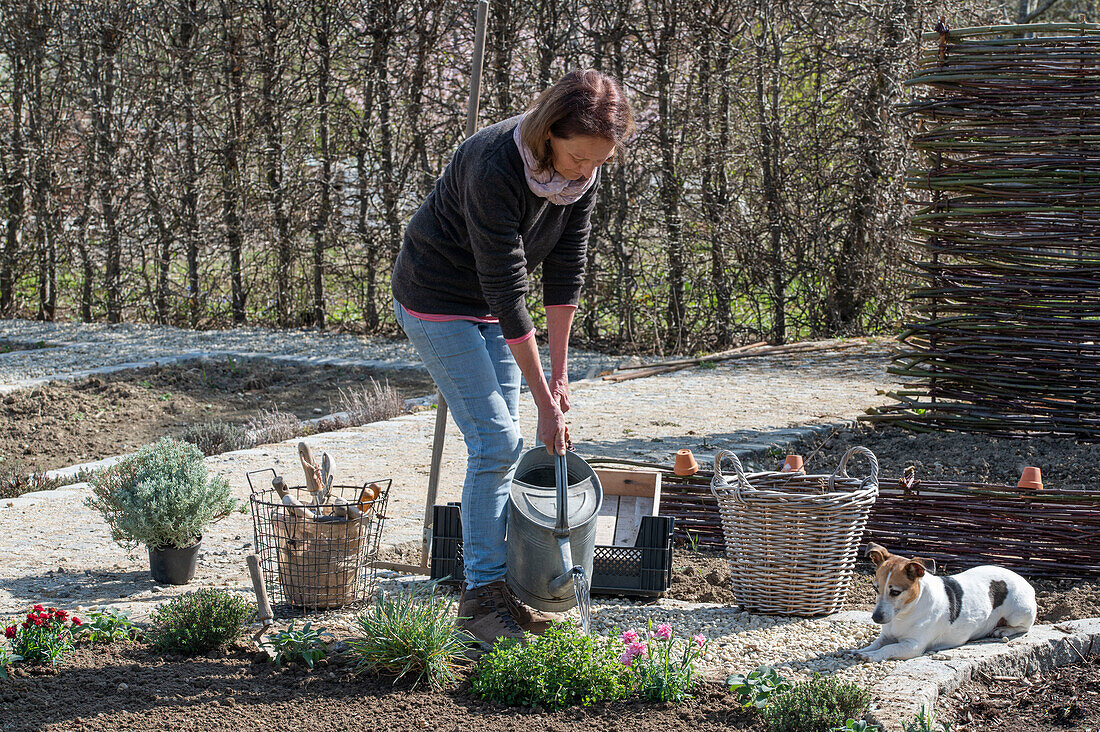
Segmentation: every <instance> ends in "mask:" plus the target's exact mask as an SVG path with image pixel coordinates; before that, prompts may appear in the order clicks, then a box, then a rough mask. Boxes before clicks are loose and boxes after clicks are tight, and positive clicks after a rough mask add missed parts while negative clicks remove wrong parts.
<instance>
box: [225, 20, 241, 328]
mask: <svg viewBox="0 0 1100 732" xmlns="http://www.w3.org/2000/svg"><path fill="white" fill-rule="evenodd" d="M239 13H240V6H239V5H238V4H237V2H236V0H226V1H225V2H223V3H222V29H223V34H224V42H225V66H224V76H225V88H226V94H227V96H228V98H227V103H226V129H225V144H224V145H223V147H222V221H223V222H224V224H225V243H226V248H227V249H228V250H229V280H230V288H231V296H230V297H231V304H230V307H231V309H232V311H233V323H234V324H235V325H241V324H243V323H244V322H245V291H244V276H243V272H242V268H241V245H242V242H241V216H240V208H241V162H240V151H241V136H242V135H243V134H244V75H243V71H242V66H243V64H244V54H243V50H242V34H243V30H242V28H241V20H240V17H239Z"/></svg>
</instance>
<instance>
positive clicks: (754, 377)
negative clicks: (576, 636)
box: [0, 321, 889, 682]
mask: <svg viewBox="0 0 1100 732" xmlns="http://www.w3.org/2000/svg"><path fill="white" fill-rule="evenodd" d="M3 338H6V339H9V340H26V341H33V340H36V339H37V340H43V339H44V340H48V341H54V342H65V343H70V344H73V345H70V346H66V347H65V349H64V350H65V351H66V352H67V354H68V355H66V356H65V359H68V361H65V362H63V361H62V360H61V359H59V358H58V357H59V355H60V354H59V353H58V351H59V350H60V349H43V350H40V351H21V352H14V353H10V354H6V355H4V356H0V383H2V382H3V381H4V380H5V379H8V380H10V381H18V380H21V379H25V378H34V377H35V376H42V375H46V374H60V373H65V372H66V370H68V371H69V372H71V371H74V370H79V369H80V368H81V367H86V366H88V365H91V364H98V365H104V364H106V363H119V362H125V361H134V360H141V359H144V358H158V357H163V356H165V355H170V354H172V353H174V352H178V351H179V350H182V349H186V350H223V349H227V350H232V349H238V348H239V349H241V351H240V352H251V353H259V352H262V353H267V354H284V355H286V354H291V355H293V354H306V355H309V356H311V357H317V355H318V354H324V355H325V356H324V357H330V358H353V357H354V358H356V359H363V357H364V356H367V357H369V359H371V360H379V361H386V362H389V363H392V364H394V365H395V366H396V365H398V364H400V363H402V362H406V361H408V360H409V359H411V358H415V357H414V355H413V354H411V353H410V351H409V348H408V346H407V345H406V344H403V343H396V342H389V341H378V340H375V339H365V338H357V337H354V336H327V335H326V336H321V335H319V334H317V333H311V332H308V331H303V332H297V333H290V334H287V333H272V332H271V331H263V330H252V329H237V330H232V331H220V332H215V333H190V332H186V331H180V330H176V329H162V328H151V327H147V326H132V325H127V326H114V327H107V326H91V327H88V326H74V325H69V324H62V325H47V324H41V323H33V322H27V321H2V322H0V339H3ZM51 352H52V353H51ZM70 355H71V356H72V358H70ZM17 356H18V357H19V358H15V357H17ZM82 359H83V360H82ZM887 360H888V353H887V350H886V347H885V345H884V344H881V343H879V344H876V343H871V344H868V345H867V346H865V347H862V348H851V349H845V350H843V351H840V352H822V353H813V354H804V355H790V354H788V355H783V356H773V357H768V358H760V359H752V360H745V361H733V362H728V363H724V364H721V365H719V366H717V367H715V368H707V369H691V370H687V371H682V372H678V373H674V374H666V375H661V376H655V377H650V378H644V379H638V380H635V381H628V382H623V383H619V384H612V383H608V382H603V381H600V380H594V379H588V380H578V382H577V383H575V384H574V394H573V409H572V411H571V412H570V413H569V424H570V432H571V433H572V435H573V438H574V441H575V442H576V445H577V449H578V451H579V452H580V453H581V454H582V455H584V456H586V457H595V456H601V457H617V458H633V459H643V460H656V461H662V462H664V461H670V460H671V457H672V455H673V454H674V452H675V450H676V449H678V448H681V447H689V448H691V449H692V450H693V451H695V453H696V455H697V456H698V457H699V459H700V461H703V460H706V459H707V458H708V457H710V456H712V455H713V454H714V452H715V451H716V450H718V449H722V448H725V447H730V446H733V445H735V444H743V443H745V442H746V441H752V440H754V439H758V436H760V435H761V434H764V433H772V434H782V431H783V430H788V429H790V428H792V427H797V426H801V425H812V424H821V423H835V422H838V421H844V420H851V419H853V418H854V417H856V416H858V415H859V414H860V413H862V412H863V411H864V410H865V409H866V408H868V407H871V406H876V405H881V404H884V403H886V402H887V401H888V400H887V398H886V397H884V396H882V395H881V394H880V393H878V391H879V390H882V389H885V388H886V387H887V385H888V383H889V382H888V380H887V377H886V375H885V372H884V366H885V364H886V362H887ZM618 361H621V359H616V358H613V357H608V356H604V355H600V354H577V355H576V356H575V357H574V359H573V367H574V368H573V370H574V372H575V373H580V374H581V375H583V374H584V373H591V372H592V371H593V370H595V369H599V368H607V367H610V366H612V365H614V364H615V363H617V362H618ZM529 401H530V400H529V399H527V400H524V401H523V402H522V408H521V420H522V423H523V425H524V429H525V435H530V434H531V432H533V429H534V416H535V415H534V409H533V406H532V405H531V404H529V403H528V402H529ZM434 420H435V414H434V411H432V410H427V411H423V412H420V413H416V414H409V415H405V416H402V417H398V418H396V419H392V420H388V421H386V422H378V423H374V424H370V425H366V426H363V427H358V428H353V429H348V430H341V431H338V432H332V433H326V434H321V435H317V436H315V437H311V438H310V440H309V441H310V443H311V445H312V446H313V449H314V451H315V453H317V454H319V453H320V451H322V450H324V451H327V452H328V453H329V454H330V455H332V456H333V457H334V459H335V462H336V473H337V477H338V480H337V482H338V483H340V482H343V483H346V484H350V485H355V484H361V483H362V482H363V481H365V480H368V479H375V478H382V477H390V478H393V489H392V491H391V494H390V509H389V511H388V516H389V520H388V523H387V525H386V532H385V534H384V536H383V541H384V543H385V544H387V545H390V546H396V545H405V546H408V545H410V543H412V544H414V545H415V543H416V542H418V541H419V540H420V538H421V533H422V520H423V510H424V501H425V491H426V482H427V475H428V462H429V458H430V448H431V436H432V429H433V425H434ZM776 431H780V432H776ZM762 441H763V442H765V443H766V442H767V438H762ZM528 444H532V443H531V442H530V441H529V442H528ZM207 464H208V466H209V467H210V468H211V469H212V470H216V471H219V472H221V473H223V474H224V475H226V476H227V477H228V479H229V481H230V484H231V485H232V487H233V491H234V493H235V495H236V496H237V497H238V498H241V499H247V496H248V487H247V482H246V480H245V473H246V472H247V471H250V470H259V469H263V468H268V467H274V468H276V469H277V470H279V471H280V472H282V473H284V474H287V475H291V476H293V477H295V478H297V475H298V472H299V470H300V469H299V468H298V458H297V451H296V441H293V440H292V441H288V442H285V443H279V444H272V445H263V446H260V447H257V448H254V449H251V450H244V451H239V452H234V453H227V454H224V455H219V456H215V457H212V458H209V459H208V460H207ZM464 468H465V448H464V446H463V443H462V440H461V435H460V434H459V433H458V431H457V428H455V427H454V425H453V423H451V424H450V425H449V429H448V434H447V442H446V446H445V450H444V456H443V470H442V480H441V487H440V495H439V500H438V502H439V503H444V502H447V501H452V500H458V499H459V497H460V488H461V483H462V475H463V472H464ZM87 495H88V490H87V488H86V487H84V486H72V487H69V488H67V489H61V490H56V491H49V492H44V493H36V494H28V495H26V496H23V497H21V498H18V499H14V500H7V501H2V502H0V555H2V556H4V557H5V561H4V562H3V563H0V617H2V616H5V615H12V614H15V613H18V612H20V611H25V609H26V608H27V607H28V606H30V605H32V604H34V603H35V602H39V601H42V602H48V603H52V604H55V605H58V606H63V607H67V608H70V609H79V608H87V607H90V606H95V605H111V606H120V607H126V608H128V609H131V610H132V611H133V612H134V615H135V617H136V618H138V619H142V618H145V617H147V616H148V613H149V612H150V611H151V609H152V608H153V607H154V606H155V605H156V604H157V603H158V602H160V601H162V600H163V599H165V598H166V597H168V596H173V595H177V594H180V593H181V592H183V591H186V590H188V589H194V588H196V587H203V586H213V587H224V588H228V589H232V590H235V591H240V592H250V589H249V587H250V586H249V584H248V580H247V573H246V572H245V569H244V561H243V557H244V555H246V554H248V553H250V552H251V551H253V547H252V538H253V537H252V523H251V517H250V515H249V514H247V513H241V514H234V515H232V516H230V517H229V518H228V519H226V520H225V521H223V522H221V523H220V524H217V525H215V526H214V527H212V528H211V529H210V530H209V531H208V533H207V535H206V537H204V540H203V545H204V552H203V555H202V556H201V564H200V568H199V572H198V576H197V577H196V578H195V580H194V581H193V582H192V584H191V585H189V586H187V587H185V588H179V587H160V586H157V585H155V584H154V583H153V582H152V580H151V579H150V577H149V574H148V560H147V557H146V556H145V551H144V549H139V550H137V551H135V552H133V553H132V554H128V553H127V552H126V551H125V550H124V549H122V548H121V547H119V546H117V545H116V544H114V543H113V542H112V541H111V540H110V537H109V534H108V530H107V527H106V525H105V524H104V523H103V521H102V519H101V517H100V516H99V515H98V514H96V513H95V512H93V511H92V510H90V509H88V508H86V507H85V506H84V504H83V502H84V499H85V498H86V497H87ZM394 581H399V580H398V579H397V578H394V577H392V576H391V577H390V578H389V579H388V580H387V582H394ZM350 617H351V616H350V615H346V616H344V617H343V618H342V619H341V618H340V617H334V618H332V620H331V622H332V624H333V625H335V626H339V625H340V624H341V623H350ZM647 617H652V618H653V619H654V621H655V622H661V621H663V620H670V621H672V622H673V623H674V625H676V627H677V632H678V633H685V634H688V635H690V634H694V633H697V632H702V633H704V634H706V635H708V636H712V637H714V639H715V641H714V645H712V653H711V656H710V657H709V659H708V661H707V668H708V671H709V672H712V673H715V674H721V673H730V672H733V671H745V670H749V669H751V668H752V667H755V666H756V665H758V664H760V663H771V662H775V663H780V662H782V663H789V664H790V667H789V671H790V673H791V674H792V675H795V676H798V675H805V674H807V673H809V672H812V671H813V670H828V669H832V670H840V671H842V672H843V673H844V674H846V675H848V676H850V677H852V678H858V679H860V680H861V681H864V682H869V681H870V680H873V678H878V677H879V676H881V675H884V674H885V673H886V671H887V670H888V667H889V665H888V664H885V665H884V664H878V665H867V664H862V663H856V662H855V660H854V659H853V658H851V657H849V656H846V655H845V654H838V653H835V651H837V650H838V649H843V648H848V647H851V646H852V645H853V644H855V643H857V642H859V641H860V640H863V639H864V638H865V637H870V636H871V634H872V633H873V629H871V628H870V627H869V625H868V624H867V622H866V619H859V620H850V619H849V620H848V621H846V622H843V623H837V622H831V621H825V620H814V621H802V620H791V619H784V618H761V617H757V616H750V615H748V614H746V613H741V612H739V611H738V610H737V609H736V608H730V607H722V606H718V607H708V606H687V605H685V604H684V603H677V602H676V601H670V600H662V601H660V602H659V603H657V604H656V605H636V604H633V603H627V602H623V601H597V602H596V603H595V604H594V620H593V622H594V628H596V629H597V630H598V631H600V632H608V631H610V630H612V629H613V628H625V627H627V626H631V625H633V626H644V625H645V619H646V618H647Z"/></svg>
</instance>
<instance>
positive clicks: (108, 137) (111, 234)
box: [91, 17, 123, 323]
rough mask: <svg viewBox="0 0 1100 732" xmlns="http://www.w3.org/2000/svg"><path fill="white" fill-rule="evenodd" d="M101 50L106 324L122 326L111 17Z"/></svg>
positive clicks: (98, 111)
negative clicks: (120, 324) (120, 323)
mask: <svg viewBox="0 0 1100 732" xmlns="http://www.w3.org/2000/svg"><path fill="white" fill-rule="evenodd" d="M96 33H97V36H98V42H99V47H98V49H97V53H96V58H95V63H94V69H95V78H96V84H94V85H93V87H92V90H91V95H92V120H93V126H94V128H95V148H96V158H97V165H96V168H97V172H98V178H99V180H98V185H97V194H98V198H99V208H100V216H101V219H102V225H103V240H104V245H105V248H106V258H107V262H106V269H105V273H104V274H105V277H104V279H105V283H106V287H107V322H109V323H119V322H122V298H123V293H122V237H121V232H120V231H119V227H118V200H117V189H118V185H119V178H118V175H117V169H116V166H117V163H118V160H117V155H118V145H117V143H116V130H115V115H114V104H115V91H116V90H115V84H116V83H117V81H116V78H115V71H116V68H115V65H116V54H117V53H118V35H117V34H118V33H119V29H118V28H116V27H115V24H114V23H113V22H111V19H110V18H109V17H107V18H104V19H103V20H102V21H101V23H100V26H99V27H98V28H97V29H96Z"/></svg>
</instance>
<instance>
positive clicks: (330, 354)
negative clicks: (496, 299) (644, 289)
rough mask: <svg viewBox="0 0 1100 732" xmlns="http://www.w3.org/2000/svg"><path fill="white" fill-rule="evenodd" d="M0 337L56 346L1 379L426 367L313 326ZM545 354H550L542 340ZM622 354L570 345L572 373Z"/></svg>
mask: <svg viewBox="0 0 1100 732" xmlns="http://www.w3.org/2000/svg"><path fill="white" fill-rule="evenodd" d="M0 341H12V342H15V343H20V344H26V345H33V344H38V343H46V344H47V345H51V346H56V347H53V348H32V349H27V350H20V351H12V352H10V353H4V354H0V387H4V386H5V385H6V386H9V387H10V386H15V385H23V384H27V382H32V381H34V380H39V379H52V378H62V377H67V376H73V375H82V374H85V373H87V372H89V371H93V370H100V369H104V368H117V367H119V366H122V365H124V364H135V363H150V362H161V363H163V362H165V361H169V360H177V359H179V358H181V356H186V355H188V354H192V355H203V354H215V353H221V354H226V355H229V354H233V355H265V356H276V357H293V358H294V360H295V361H298V362H315V363H322V362H348V363H354V364H362V365H367V366H374V367H377V368H390V369H398V368H418V369H419V368H423V366H422V365H421V363H420V359H419V358H418V357H417V355H416V351H415V350H414V349H413V348H412V346H410V345H409V344H408V342H407V341H404V340H400V341H399V340H391V339H387V338H369V337H366V336H356V335H348V334H334V333H319V332H317V331H315V330H286V331H275V330H269V329H264V328H231V329H227V330H208V331H193V330H183V329H180V328H172V327H168V326H157V325H149V324H141V323H136V324H135V323H123V324H119V325H107V324H101V323H93V324H83V323H43V322H40V321H37V320H0ZM542 350H543V359H544V360H545V359H546V358H547V357H548V356H547V352H546V348H545V346H544V347H543V349H542ZM625 360H627V359H624V358H622V357H614V356H608V355H606V354H602V353H596V352H593V351H583V350H580V351H577V350H574V351H571V352H570V379H573V380H580V379H582V378H584V377H585V376H586V375H589V374H592V373H595V372H598V371H601V370H605V369H610V368H612V367H614V366H615V365H617V364H619V363H622V362H623V361H625Z"/></svg>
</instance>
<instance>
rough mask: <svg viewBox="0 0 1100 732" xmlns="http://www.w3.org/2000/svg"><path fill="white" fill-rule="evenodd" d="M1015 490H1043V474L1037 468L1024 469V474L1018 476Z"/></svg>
mask: <svg viewBox="0 0 1100 732" xmlns="http://www.w3.org/2000/svg"><path fill="white" fill-rule="evenodd" d="M1016 487H1017V488H1030V489H1031V490H1033V491H1041V490H1043V473H1042V471H1040V470H1039V469H1038V468H1032V467H1027V468H1024V474H1023V475H1021V476H1020V482H1019V483H1017V484H1016Z"/></svg>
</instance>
